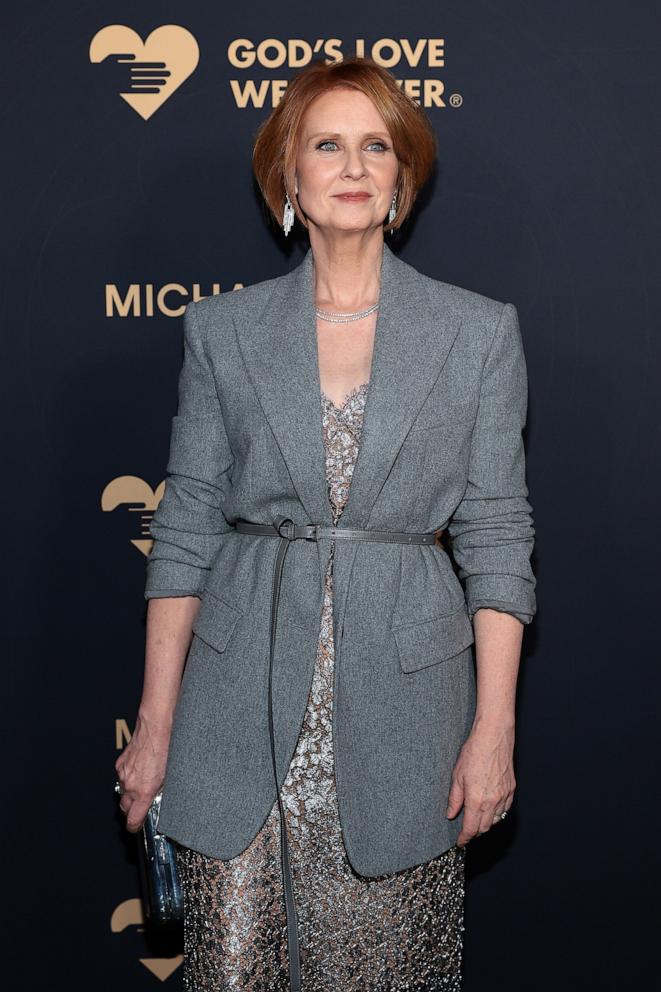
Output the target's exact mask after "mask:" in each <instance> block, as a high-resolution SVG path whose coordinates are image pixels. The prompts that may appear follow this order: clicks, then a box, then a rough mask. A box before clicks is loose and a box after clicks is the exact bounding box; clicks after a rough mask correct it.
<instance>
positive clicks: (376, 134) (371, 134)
mask: <svg viewBox="0 0 661 992" xmlns="http://www.w3.org/2000/svg"><path fill="white" fill-rule="evenodd" d="M321 137H325V138H341V137H342V135H341V134H340V133H339V131H316V132H315V133H314V134H310V135H308V139H307V140H308V141H313V140H314V139H315V138H321ZM363 138H387V135H386V134H385V133H382V132H381V131H366V132H365V134H364V135H363Z"/></svg>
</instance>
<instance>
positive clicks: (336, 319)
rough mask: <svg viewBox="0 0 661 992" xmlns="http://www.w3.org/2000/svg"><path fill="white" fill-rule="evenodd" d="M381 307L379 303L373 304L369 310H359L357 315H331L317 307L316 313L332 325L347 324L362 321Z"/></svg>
mask: <svg viewBox="0 0 661 992" xmlns="http://www.w3.org/2000/svg"><path fill="white" fill-rule="evenodd" d="M378 306H379V301H378V300H377V301H376V303H373V304H372V306H371V307H368V308H367V310H357V311H356V312H355V313H331V312H330V311H328V310H322V309H320V307H317V306H315V308H314V311H315V313H316V315H317V317H321V319H322V320H328V321H330V323H332V324H346V323H348V321H350V320H360V318H361V317H367V316H369V314H371V313H373V312H374V311H375V310H376V309H377V308H378Z"/></svg>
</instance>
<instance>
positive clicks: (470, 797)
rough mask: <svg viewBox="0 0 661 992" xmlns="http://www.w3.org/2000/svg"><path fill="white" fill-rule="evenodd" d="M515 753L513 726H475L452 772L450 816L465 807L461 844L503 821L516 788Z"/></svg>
mask: <svg viewBox="0 0 661 992" xmlns="http://www.w3.org/2000/svg"><path fill="white" fill-rule="evenodd" d="M513 754H514V727H513V726H511V725H503V724H491V725H485V724H483V723H482V724H478V725H477V726H475V725H474V726H473V729H472V730H471V733H470V735H469V737H468V738H467V740H466V741H465V742H464V745H463V747H462V749H461V752H460V754H459V757H458V759H457V763H456V764H455V766H454V769H453V771H452V784H451V787H450V794H449V797H448V807H447V810H446V816H448V817H449V818H450V819H453V818H454V817H455V816H456V815H457V814H458V813H459V811H460V810H461V807H462V806H463V807H464V820H463V823H462V827H461V832H460V834H459V836H458V837H457V846H459V847H462V846H463V845H464V844H467V843H468V841H469V840H472V839H473V837H477V836H479V835H480V834H484V833H486V832H487V830H490V829H491V827H493V826H494V825H495V824H496V823H500V820H501V813H503V812H505V811H506V810H508V809H509V808H510V806H511V805H512V800H513V797H514V790H515V788H516V779H515V778H514V765H513Z"/></svg>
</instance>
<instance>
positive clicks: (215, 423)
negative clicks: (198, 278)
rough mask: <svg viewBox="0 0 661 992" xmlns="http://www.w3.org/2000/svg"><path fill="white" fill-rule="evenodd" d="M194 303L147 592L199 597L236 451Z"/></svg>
mask: <svg viewBox="0 0 661 992" xmlns="http://www.w3.org/2000/svg"><path fill="white" fill-rule="evenodd" d="M201 324H202V322H201V321H199V320H198V317H197V314H196V304H195V303H189V304H188V305H187V307H186V310H185V312H184V360H183V365H182V368H181V372H180V374H179V402H178V408H177V413H176V415H175V416H174V417H173V419H172V432H171V436H170V454H169V459H168V463H167V466H166V472H167V474H166V479H165V490H164V493H163V497H162V499H161V502H160V503H159V505H158V507H157V509H156V510H155V512H154V515H153V517H152V520H151V525H150V533H151V536H152V538H153V539H154V543H153V546H152V549H151V552H150V554H149V556H148V559H147V569H146V584H145V592H144V595H145V599H151V598H153V597H157V596H161V597H163V596H199V595H200V594H201V592H202V590H203V588H204V585H205V583H206V580H207V577H208V573H209V571H210V569H211V567H212V565H213V561H214V557H215V555H216V552H217V551H218V548H219V546H220V541H221V538H222V535H223V534H224V533H226V532H227V531H229V530H230V529H231V528H230V526H229V525H228V523H227V521H226V519H225V517H224V515H223V502H224V499H225V496H226V494H227V491H228V486H229V473H230V470H231V467H232V462H233V458H232V452H231V448H230V444H229V441H228V438H227V434H226V432H225V427H224V422H223V417H222V411H221V406H220V401H219V397H218V393H217V390H216V383H215V379H214V376H213V373H212V370H211V367H210V364H209V361H208V358H207V355H206V353H205V349H204V342H203V339H202V328H201Z"/></svg>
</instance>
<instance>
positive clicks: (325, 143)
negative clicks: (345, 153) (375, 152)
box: [317, 138, 388, 151]
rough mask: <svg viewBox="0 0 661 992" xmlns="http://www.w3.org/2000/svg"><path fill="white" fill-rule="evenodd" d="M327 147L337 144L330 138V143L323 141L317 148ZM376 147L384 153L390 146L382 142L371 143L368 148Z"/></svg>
mask: <svg viewBox="0 0 661 992" xmlns="http://www.w3.org/2000/svg"><path fill="white" fill-rule="evenodd" d="M326 145H336V142H335V141H332V140H331V139H330V138H329V139H328V141H322V142H320V143H319V144H318V145H317V148H324V147H325V146H326ZM375 145H377V146H378V147H379V148H380V149H382V150H383V151H387V148H388V146H387V145H384V143H383V142H382V141H371V142H370V143H369V145H368V146H367V147H368V148H373V147H374V146H375Z"/></svg>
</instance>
